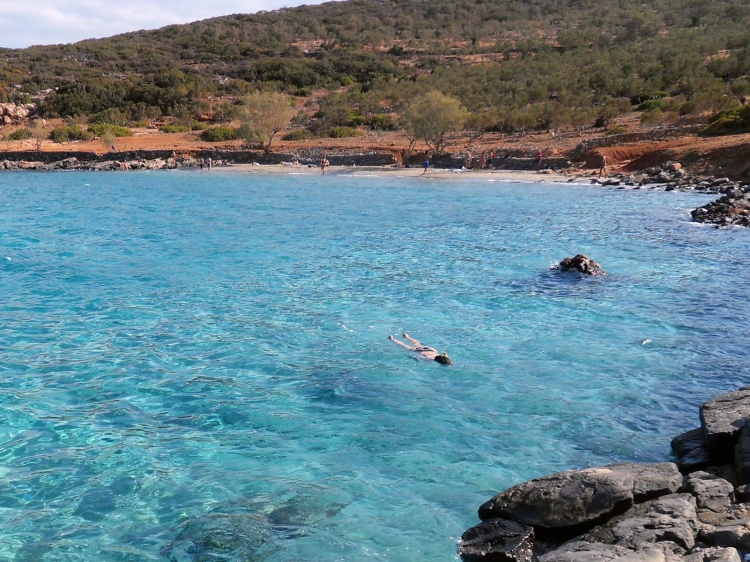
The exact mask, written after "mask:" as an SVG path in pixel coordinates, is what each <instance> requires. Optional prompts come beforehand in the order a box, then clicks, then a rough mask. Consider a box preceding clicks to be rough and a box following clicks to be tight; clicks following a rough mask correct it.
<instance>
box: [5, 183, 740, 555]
mask: <svg viewBox="0 0 750 562" xmlns="http://www.w3.org/2000/svg"><path fill="white" fill-rule="evenodd" d="M531 177H532V178H533V176H531ZM499 178H500V176H498V178H497V179H496V178H493V177H492V176H491V175H490V176H483V177H478V176H477V177H472V175H471V174H456V175H455V176H450V177H447V178H446V177H441V178H438V177H430V175H429V174H428V175H427V176H425V177H416V178H403V177H393V176H392V175H391V176H389V175H388V174H385V175H382V176H377V175H367V174H364V173H362V174H360V175H357V174H352V173H349V174H346V175H343V174H338V175H337V174H326V175H325V176H321V175H317V174H315V175H295V174H284V173H276V174H257V173H255V174H254V173H249V172H248V173H245V172H241V171H231V172H225V171H222V170H220V169H215V170H213V171H211V172H204V173H199V172H198V171H173V172H167V171H158V172H123V173H106V172H99V173H95V172H91V173H89V172H55V173H34V172H17V173H16V172H5V173H2V174H0V294H1V295H2V299H0V444H1V445H0V560H3V561H5V560H9V561H47V560H49V561H52V560H54V561H74V560H75V561H78V560H85V561H97V562H110V561H148V560H159V561H165V560H168V561H176V562H197V561H209V560H210V561H217V560H220V561H274V562H277V561H299V562H302V561H325V562H329V561H350V560H387V561H395V562H400V561H438V560H446V561H450V560H457V559H458V557H457V554H456V544H457V541H458V540H459V539H460V536H461V534H462V533H463V532H464V531H465V530H466V529H468V528H469V527H471V526H473V525H475V524H477V523H478V522H479V520H478V518H477V513H476V511H477V508H478V507H479V506H480V505H481V504H482V503H483V502H485V501H486V500H488V499H490V498H491V497H492V496H493V495H494V494H496V493H497V492H499V491H502V490H504V489H506V488H507V487H509V486H512V485H513V484H516V483H518V482H521V481H524V480H527V479H530V478H534V477H538V476H542V475H545V474H548V473H551V472H555V471H560V470H566V469H575V468H583V467H588V466H594V465H605V464H608V463H613V462H619V461H639V462H654V461H667V460H669V459H670V458H671V457H670V446H669V443H670V440H671V439H672V437H674V436H675V435H677V434H678V433H680V432H683V431H686V430H689V429H692V428H694V427H696V426H697V425H698V423H699V421H698V408H699V406H700V404H701V403H702V402H703V401H705V400H707V399H708V398H710V397H712V396H714V395H716V394H718V393H721V392H725V391H730V390H733V389H735V388H737V387H739V386H742V385H745V384H750V367H749V366H750V331H748V329H747V328H748V326H749V325H750V299H748V288H749V287H750V283H749V281H750V252H748V247H749V246H750V229H742V228H729V229H722V230H719V229H716V228H713V227H710V226H706V225H699V224H695V223H692V222H691V219H690V210H691V209H693V208H695V207H697V206H700V205H703V204H705V203H707V202H708V201H710V200H711V199H712V198H713V197H712V196H710V195H705V194H696V193H680V192H671V193H665V192H656V191H654V190H648V189H644V190H618V189H611V188H610V189H605V188H602V187H598V186H592V185H585V184H555V183H538V182H533V181H528V182H511V181H502V180H501V179H499ZM579 253H582V254H586V255H588V256H589V257H591V258H593V259H595V260H596V261H598V262H599V263H600V264H601V265H602V267H604V269H606V270H607V272H608V275H607V276H605V277H590V278H583V277H581V276H579V275H575V274H563V273H560V272H559V271H556V270H554V269H552V268H553V267H554V266H555V264H556V263H557V262H558V261H559V260H561V259H562V258H564V257H566V256H572V255H575V254H579ZM404 332H406V333H408V334H409V335H410V336H412V337H413V338H415V339H417V340H419V341H420V342H421V343H423V344H425V345H430V346H433V347H435V348H436V349H438V350H439V351H441V352H442V351H443V350H445V351H446V352H447V353H448V354H449V355H450V357H451V358H452V359H453V361H454V364H453V365H451V366H442V365H439V364H437V363H435V362H428V361H423V360H420V358H419V357H418V356H417V355H416V354H415V353H412V352H409V351H407V350H405V349H402V348H400V347H399V346H397V345H395V344H393V343H392V342H391V341H389V340H388V336H389V335H393V336H394V337H396V338H398V339H402V340H403V337H402V334H403V333H404Z"/></svg>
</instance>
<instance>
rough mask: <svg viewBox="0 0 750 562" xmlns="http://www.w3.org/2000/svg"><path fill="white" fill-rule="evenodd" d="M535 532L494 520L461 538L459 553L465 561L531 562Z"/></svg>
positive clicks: (473, 528)
mask: <svg viewBox="0 0 750 562" xmlns="http://www.w3.org/2000/svg"><path fill="white" fill-rule="evenodd" d="M533 547H534V529H532V528H531V527H527V526H525V525H520V524H518V523H515V522H514V521H507V520H505V519H490V520H489V521H484V522H482V523H480V524H479V525H476V526H475V527H472V528H471V529H469V530H468V531H466V532H465V533H464V534H463V535H461V542H459V544H458V553H459V555H460V556H461V560H463V561H464V562H470V561H471V562H474V561H482V562H494V561H498V562H531V560H532V559H533Z"/></svg>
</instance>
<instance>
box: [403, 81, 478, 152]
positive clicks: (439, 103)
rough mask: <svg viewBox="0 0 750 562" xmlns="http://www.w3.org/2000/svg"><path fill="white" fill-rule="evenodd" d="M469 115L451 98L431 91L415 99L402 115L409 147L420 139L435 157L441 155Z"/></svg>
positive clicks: (459, 103) (458, 102) (457, 101)
mask: <svg viewBox="0 0 750 562" xmlns="http://www.w3.org/2000/svg"><path fill="white" fill-rule="evenodd" d="M468 117H469V112H468V111H467V110H466V108H465V107H462V106H461V102H460V101H459V100H457V99H456V98H454V97H451V96H446V95H445V94H442V93H440V92H438V91H435V90H433V91H431V92H428V93H426V94H423V95H421V96H419V97H417V98H416V99H415V100H414V101H413V102H412V103H411V104H410V105H409V107H408V108H407V109H406V113H405V114H404V120H403V125H404V131H405V132H406V134H407V135H408V136H409V138H410V147H413V146H414V144H415V143H416V141H417V140H423V141H424V142H425V143H426V144H427V146H428V147H430V149H431V150H432V151H434V152H435V154H436V155H440V154H442V153H443V151H444V150H445V147H446V146H447V145H448V143H449V142H450V141H451V140H452V139H451V136H452V135H453V134H454V133H456V132H457V131H460V130H462V129H463V127H464V125H465V124H466V121H467V119H468Z"/></svg>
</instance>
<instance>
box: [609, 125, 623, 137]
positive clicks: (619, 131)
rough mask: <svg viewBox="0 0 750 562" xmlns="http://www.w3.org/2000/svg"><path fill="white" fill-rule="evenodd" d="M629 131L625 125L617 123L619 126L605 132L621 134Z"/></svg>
mask: <svg viewBox="0 0 750 562" xmlns="http://www.w3.org/2000/svg"><path fill="white" fill-rule="evenodd" d="M627 132H628V129H627V127H623V126H622V125H617V127H612V128H611V129H610V130H609V131H607V132H606V133H605V134H607V135H620V134H622V133H627Z"/></svg>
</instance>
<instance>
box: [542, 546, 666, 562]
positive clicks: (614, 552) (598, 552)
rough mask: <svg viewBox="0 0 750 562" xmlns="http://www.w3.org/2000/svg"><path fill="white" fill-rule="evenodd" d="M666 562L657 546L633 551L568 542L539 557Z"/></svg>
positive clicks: (566, 561)
mask: <svg viewBox="0 0 750 562" xmlns="http://www.w3.org/2000/svg"><path fill="white" fill-rule="evenodd" d="M615 560H617V561H618V562H666V555H665V553H664V551H663V550H661V549H659V548H650V549H645V550H641V551H639V552H635V551H633V550H630V549H627V548H624V547H622V546H617V545H613V544H602V543H589V542H580V541H579V542H570V543H567V544H564V545H563V546H561V547H560V548H558V549H557V550H553V551H552V552H548V553H547V554H544V555H543V556H540V557H539V562H610V561H612V562H614V561H615Z"/></svg>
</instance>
